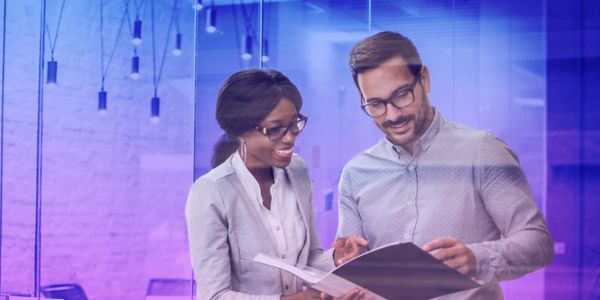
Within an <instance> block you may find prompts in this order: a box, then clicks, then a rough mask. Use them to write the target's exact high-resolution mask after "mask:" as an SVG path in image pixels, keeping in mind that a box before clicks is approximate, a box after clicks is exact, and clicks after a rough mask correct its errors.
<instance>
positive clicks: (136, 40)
mask: <svg viewBox="0 0 600 300" xmlns="http://www.w3.org/2000/svg"><path fill="white" fill-rule="evenodd" d="M131 43H132V44H134V45H136V46H139V45H141V44H142V20H140V19H139V17H135V21H134V22H133V39H132V40H131Z"/></svg>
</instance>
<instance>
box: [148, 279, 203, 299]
mask: <svg viewBox="0 0 600 300" xmlns="http://www.w3.org/2000/svg"><path fill="white" fill-rule="evenodd" d="M195 287H196V282H195V281H191V280H189V279H174V278H152V279H150V281H149V282H148V289H147V290H146V296H187V295H190V294H192V293H193V294H195V293H196V288H195Z"/></svg>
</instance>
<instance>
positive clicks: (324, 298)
mask: <svg viewBox="0 0 600 300" xmlns="http://www.w3.org/2000/svg"><path fill="white" fill-rule="evenodd" d="M366 299H371V298H367V290H366V289H363V288H356V289H353V290H351V291H350V292H348V293H347V294H346V295H344V296H342V297H339V298H334V297H331V296H329V295H327V294H325V293H321V300H366Z"/></svg>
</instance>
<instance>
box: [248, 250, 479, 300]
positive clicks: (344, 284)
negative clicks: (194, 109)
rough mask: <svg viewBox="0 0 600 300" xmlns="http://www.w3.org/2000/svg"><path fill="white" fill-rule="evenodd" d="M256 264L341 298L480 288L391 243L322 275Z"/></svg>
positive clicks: (270, 261)
mask: <svg viewBox="0 0 600 300" xmlns="http://www.w3.org/2000/svg"><path fill="white" fill-rule="evenodd" d="M254 260H255V261H257V262H260V263H263V264H267V265H270V266H273V267H276V268H279V269H282V270H285V271H288V272H290V273H292V274H294V275H296V276H298V277H300V278H302V279H303V280H304V281H306V282H307V283H309V284H310V285H311V286H312V287H313V288H315V289H317V290H319V291H322V292H325V293H327V294H329V295H331V296H334V297H341V296H343V295H345V294H346V293H348V292H349V291H351V290H352V289H354V288H357V287H363V288H366V289H367V290H368V291H369V292H368V295H367V297H372V298H375V299H378V300H379V299H393V300H397V299H411V300H413V299H415V300H418V299H430V298H434V297H439V296H442V295H446V294H450V293H455V292H458V291H462V290H468V289H473V288H477V287H480V285H479V284H478V283H476V282H475V281H473V280H471V279H469V278H468V277H466V276H464V275H462V274H460V273H458V272H457V271H456V270H454V269H452V268H450V267H448V266H446V265H445V264H444V263H442V262H440V261H439V260H437V259H436V258H434V257H433V256H431V255H430V254H429V253H427V252H425V251H423V250H422V249H421V248H419V247H418V246H416V245H415V244H413V243H394V244H389V245H386V246H382V247H379V248H376V249H373V250H371V251H369V252H366V253H363V254H361V255H359V256H357V257H355V258H353V259H352V260H350V261H348V262H346V263H344V264H342V265H341V266H338V267H337V268H335V269H333V270H332V271H330V272H324V271H321V270H317V269H314V268H310V267H306V266H293V265H290V264H288V263H287V262H286V261H284V260H282V259H279V258H276V257H271V256H266V255H263V254H259V255H257V256H256V257H255V258H254Z"/></svg>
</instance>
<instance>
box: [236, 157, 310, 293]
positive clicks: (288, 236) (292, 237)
mask: <svg viewBox="0 0 600 300" xmlns="http://www.w3.org/2000/svg"><path fill="white" fill-rule="evenodd" d="M232 164H233V168H234V170H235V173H236V174H237V175H238V176H239V178H240V181H241V183H242V186H243V188H244V190H245V191H246V193H247V195H248V197H249V198H250V199H252V203H253V207H254V208H255V209H256V211H257V212H258V214H259V215H260V217H261V221H262V223H263V225H264V227H265V229H266V231H267V232H268V234H269V237H270V239H271V242H272V244H273V245H275V246H276V249H275V250H276V251H277V254H278V255H279V257H280V258H282V259H284V260H286V261H287V262H288V263H290V264H293V265H295V264H296V263H297V262H298V256H299V254H300V251H301V250H302V246H303V245H304V240H305V237H306V228H305V227H304V222H303V220H302V215H301V214H300V210H299V209H298V203H297V200H296V196H295V194H294V190H293V189H292V184H291V183H290V180H289V178H288V177H287V175H286V173H285V170H284V169H280V168H275V167H273V178H274V183H273V185H272V186H271V209H270V210H269V209H267V208H266V207H265V206H264V205H263V199H262V195H261V192H260V186H259V184H258V182H257V181H256V179H255V178H254V176H253V175H252V174H251V173H250V171H249V170H248V168H246V165H245V164H244V162H243V161H242V158H241V157H240V155H239V153H238V152H237V151H236V152H235V153H234V154H233V159H232ZM281 280H282V282H283V287H282V288H283V294H285V295H289V294H294V293H296V292H298V291H299V290H300V286H298V284H299V283H298V282H297V280H296V279H295V277H294V276H293V275H292V274H291V273H288V272H285V271H282V272H281Z"/></svg>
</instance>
